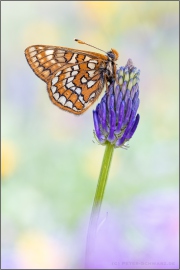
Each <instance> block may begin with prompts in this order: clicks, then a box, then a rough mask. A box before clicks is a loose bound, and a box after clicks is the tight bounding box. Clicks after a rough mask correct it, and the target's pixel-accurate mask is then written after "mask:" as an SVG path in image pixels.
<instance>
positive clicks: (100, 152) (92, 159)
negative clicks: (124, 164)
mask: <svg viewBox="0 0 180 270" xmlns="http://www.w3.org/2000/svg"><path fill="white" fill-rule="evenodd" d="M99 148H101V149H97V148H96V149H92V150H91V151H88V153H87V154H88V156H87V157H86V160H87V162H86V163H85V167H84V168H85V170H86V173H87V174H88V175H89V176H90V177H91V178H92V179H95V180H97V179H98V177H99V173H100V170H101V164H102V160H103V156H104V151H105V147H103V146H99ZM115 153H116V151H114V154H113V158H112V162H111V167H110V173H109V176H110V179H113V177H115V176H116V174H117V173H118V170H120V162H119V160H118V158H117V155H116V154H115Z"/></svg>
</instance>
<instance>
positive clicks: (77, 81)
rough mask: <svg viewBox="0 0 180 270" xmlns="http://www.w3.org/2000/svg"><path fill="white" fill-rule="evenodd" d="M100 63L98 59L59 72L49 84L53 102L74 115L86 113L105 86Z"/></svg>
mask: <svg viewBox="0 0 180 270" xmlns="http://www.w3.org/2000/svg"><path fill="white" fill-rule="evenodd" d="M99 62H101V61H99V60H98V59H97V60H89V61H88V62H83V63H80V64H76V65H73V66H70V67H68V68H66V69H63V70H59V71H57V72H56V73H55V74H54V76H53V77H52V78H51V79H50V80H49V82H48V93H49V96H50V99H51V100H52V102H53V103H54V104H55V105H57V106H58V107H60V108H61V109H64V110H67V111H69V112H72V113H74V114H81V113H83V112H84V111H86V110H87V109H88V108H89V106H91V105H92V104H93V102H94V101H95V100H96V99H97V97H98V96H99V94H100V93H101V91H102V89H103V86H104V80H103V77H102V74H101V73H100V71H99V67H98V66H99V64H100V63H99Z"/></svg>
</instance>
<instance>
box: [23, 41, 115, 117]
mask: <svg viewBox="0 0 180 270" xmlns="http://www.w3.org/2000/svg"><path fill="white" fill-rule="evenodd" d="M75 41H77V42H78V43H80V44H86V45H88V46H90V47H93V48H96V47H94V46H92V45H89V44H87V43H85V42H83V41H81V40H79V39H75ZM96 49H98V48H96ZM98 50H101V49H98ZM101 51H103V50H101ZM103 52H105V51H103ZM105 53H106V52H105ZM25 56H26V59H27V62H28V64H29V65H30V67H31V68H32V70H33V71H34V73H35V74H36V75H37V76H38V77H39V78H40V79H42V80H43V81H45V82H46V84H47V90H48V93H49V97H50V99H51V101H52V102H53V103H54V104H55V105H57V106H58V107H59V108H61V109H63V110H65V111H68V112H71V113H73V114H77V115H78V114H82V113H84V112H85V111H86V110H87V109H88V108H89V107H90V106H91V105H92V104H93V103H94V102H95V101H96V100H97V98H98V97H99V95H100V94H101V92H102V90H103V88H104V86H105V85H106V86H107V85H108V83H111V82H112V81H113V80H115V77H116V64H115V61H116V60H117V59H118V56H119V54H118V52H117V51H116V50H115V49H111V50H110V51H109V52H107V53H106V54H105V55H104V54H100V53H96V52H90V51H83V50H76V49H71V48H67V47H60V46H49V45H33V46H30V47H28V48H26V50H25Z"/></svg>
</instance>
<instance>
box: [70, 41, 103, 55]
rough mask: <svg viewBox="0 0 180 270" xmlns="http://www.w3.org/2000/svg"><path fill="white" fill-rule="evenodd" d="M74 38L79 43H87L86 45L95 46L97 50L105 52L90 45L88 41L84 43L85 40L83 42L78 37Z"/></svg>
mask: <svg viewBox="0 0 180 270" xmlns="http://www.w3.org/2000/svg"><path fill="white" fill-rule="evenodd" d="M74 40H75V41H77V42H78V43H80V44H85V45H88V46H90V47H93V48H95V49H97V50H99V51H102V52H105V51H103V50H101V49H99V48H97V47H95V46H92V45H90V44H88V43H86V42H84V41H82V40H80V39H77V38H75V39H74ZM105 53H107V52H105Z"/></svg>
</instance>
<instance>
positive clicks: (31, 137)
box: [1, 1, 179, 269]
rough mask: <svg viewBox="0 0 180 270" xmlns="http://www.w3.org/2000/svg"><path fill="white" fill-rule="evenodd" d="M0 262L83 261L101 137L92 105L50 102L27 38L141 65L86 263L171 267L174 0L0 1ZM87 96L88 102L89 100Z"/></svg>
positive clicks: (23, 265)
mask: <svg viewBox="0 0 180 270" xmlns="http://www.w3.org/2000/svg"><path fill="white" fill-rule="evenodd" d="M1 8H2V10H1V15H2V29H1V30H2V33H1V37H2V45H1V46H2V47H1V49H2V51H1V59H2V63H1V67H2V70H1V79H2V81H1V89H2V93H1V98H2V100H1V102H2V103H1V106H2V107H1V112H2V117H1V121H2V133H1V140H2V141H1V147H2V150H1V157H2V164H1V165H2V167H1V173H2V188H1V196H2V206H1V209H2V222H1V229H2V254H1V261H2V265H1V267H2V269H29V268H31V269H33V268H36V269H68V268H71V269H73V268H80V267H81V268H83V260H84V250H85V242H86V232H87V226H88V221H89V217H90V211H91V207H92V202H93V198H94V193H95V189H96V184H97V180H98V175H99V171H100V166H101V161H102V158H103V153H104V147H103V146H99V145H98V144H97V143H96V142H95V139H94V137H93V120H92V109H93V108H91V109H89V110H88V111H87V112H86V113H85V114H84V115H82V116H74V115H72V114H69V113H67V112H64V111H62V110H60V109H59V108H58V107H56V106H54V105H53V104H52V103H51V101H50V100H49V97H48V94H47V91H46V85H45V83H44V82H43V81H41V80H40V79H39V78H38V77H36V76H35V75H34V73H33V72H32V70H31V69H30V67H29V66H28V64H27V62H26V59H25V56H24V50H25V48H26V47H28V46H30V45H34V44H46V45H59V46H67V47H70V48H77V49H85V50H89V49H90V48H88V47H87V46H84V45H80V44H77V43H75V42H74V38H79V39H81V40H84V41H86V42H87V43H90V44H92V45H94V46H97V47H99V48H102V49H103V50H105V51H108V50H109V49H110V48H115V49H116V50H117V51H118V52H119V54H120V57H119V60H118V65H125V64H126V62H127V59H128V58H132V59H133V62H134V64H135V65H136V66H137V67H138V68H139V69H140V70H141V76H140V91H141V92H140V100H141V103H140V108H139V113H140V116H141V119H140V124H139V126H138V129H137V131H136V133H135V135H134V137H133V138H132V140H131V141H130V143H129V144H130V148H129V149H128V150H123V149H117V150H115V153H114V156H113V161H112V166H111V171H110V175H109V179H108V184H107V187H106V192H105V197H104V202H103V207H102V211H101V220H103V224H102V225H101V227H100V228H99V233H98V239H97V250H96V254H95V259H94V261H93V264H92V268H111V269H113V268H114V269H126V268H127V269H141V268H142V269H166V268H167V269H179V267H178V191H177V190H178V137H179V134H178V98H179V92H178V89H179V80H178V77H179V65H178V59H179V52H178V40H179V17H178V15H179V14H178V9H179V2H178V1H164V2H163V1H162V2H160V1H137V2H136V1H133V2H131V1H119V2H113V1H101V2H92V1H79V2H78V1H73V2H69V1H68V2H67V1H66V2H65V1H56V2H55V1H27V2H26V1H24V2H23V1H22V2H20V1H2V2H1ZM96 105H97V103H96V104H95V105H94V106H93V107H95V106H96Z"/></svg>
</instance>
